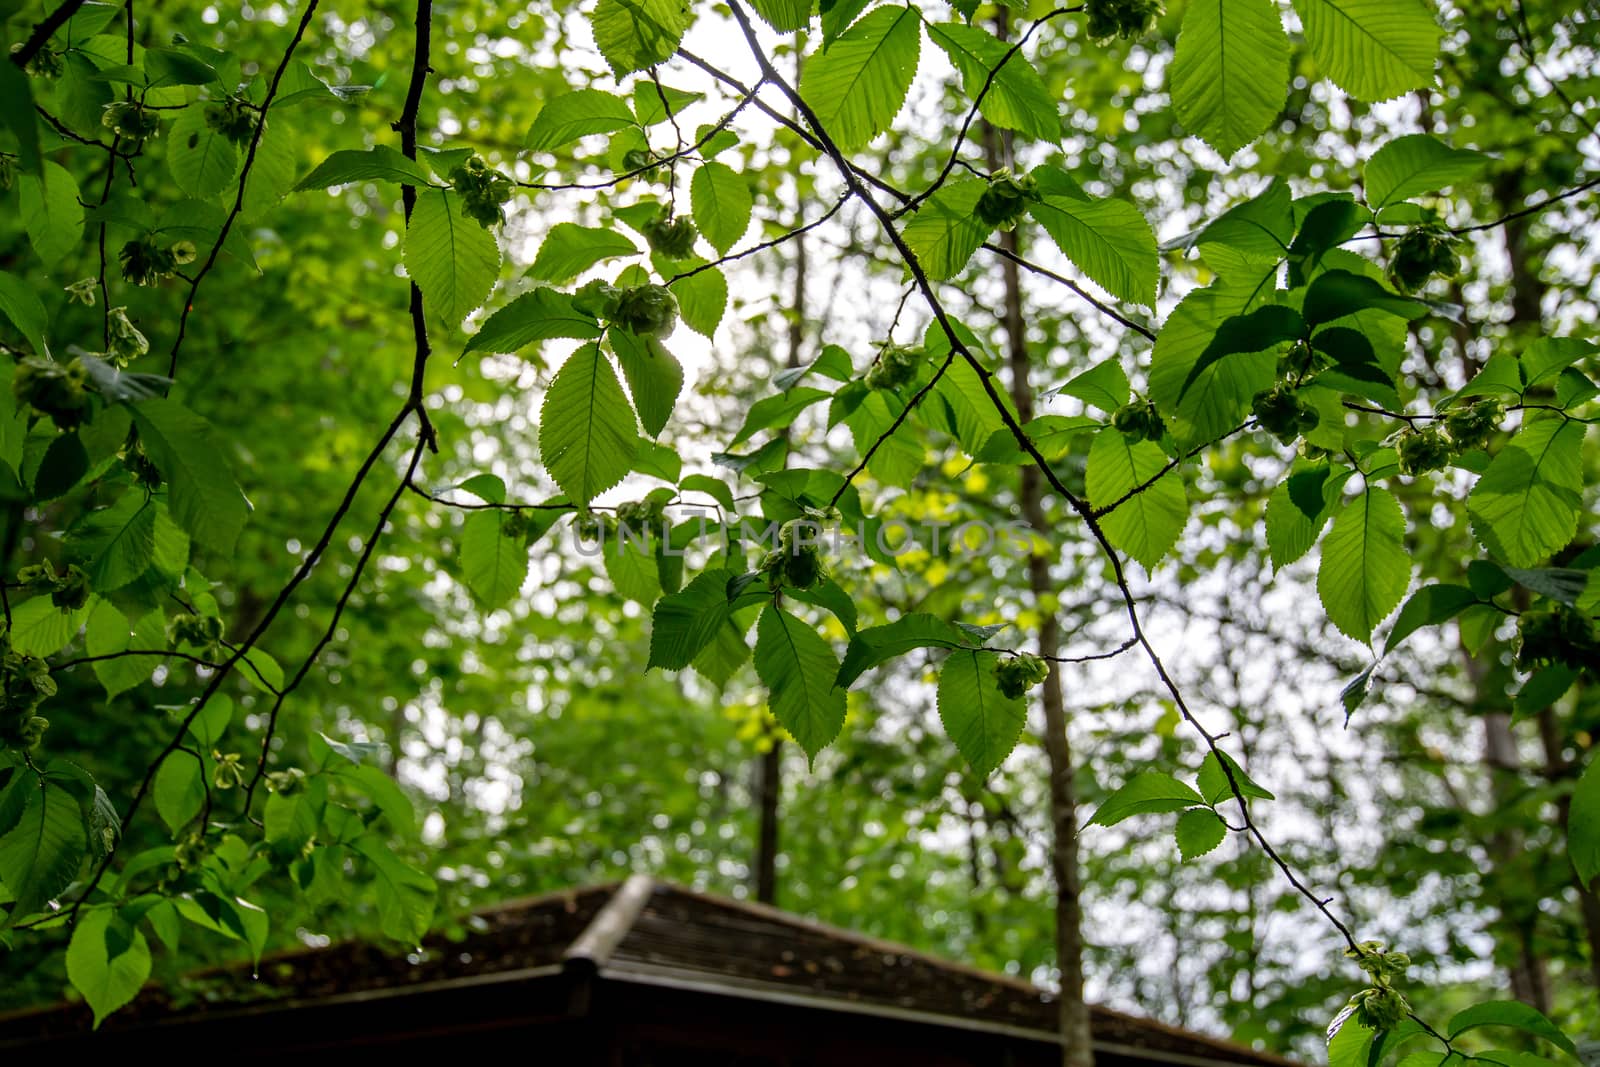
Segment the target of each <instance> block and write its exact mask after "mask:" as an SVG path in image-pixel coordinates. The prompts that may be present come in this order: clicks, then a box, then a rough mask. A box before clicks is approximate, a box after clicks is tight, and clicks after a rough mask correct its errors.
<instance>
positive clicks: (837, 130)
mask: <svg viewBox="0 0 1600 1067" xmlns="http://www.w3.org/2000/svg"><path fill="white" fill-rule="evenodd" d="M921 25H922V23H921V18H920V15H919V13H918V12H917V10H916V9H915V8H912V7H900V6H896V5H885V6H883V7H880V8H877V9H875V10H874V11H872V12H870V13H868V14H867V15H866V16H865V17H864V18H862V19H861V20H860V21H859V22H857V23H856V24H855V25H853V26H851V27H850V28H849V29H848V30H846V31H845V32H844V33H843V34H841V35H840V36H839V38H838V39H837V40H835V41H834V42H833V44H832V46H831V47H829V48H828V49H827V50H825V51H824V52H823V53H822V54H821V55H817V56H813V57H812V58H811V60H810V61H809V62H808V63H807V64H806V67H805V71H804V73H802V74H801V76H800V95H801V97H803V98H804V99H805V101H806V103H807V104H809V105H810V106H811V108H812V110H813V111H815V112H816V114H817V118H818V120H819V121H820V122H821V123H822V126H823V129H825V130H826V131H827V132H828V133H829V134H830V135H831V136H832V138H833V139H834V141H835V142H837V143H838V145H839V147H840V148H841V149H842V150H844V151H846V152H853V151H856V150H857V149H861V148H865V147H866V146H867V143H868V142H869V141H871V140H872V139H873V138H874V137H876V136H877V135H878V134H879V133H882V132H883V131H884V130H886V129H888V127H889V124H890V123H891V122H893V121H894V117H895V116H896V115H898V114H899V113H900V109H901V108H902V107H903V106H904V105H905V101H906V92H907V91H908V90H909V89H910V88H911V80H912V78H913V77H914V76H915V75H916V72H917V59H918V56H919V54H920V52H921V48H922V30H921Z"/></svg>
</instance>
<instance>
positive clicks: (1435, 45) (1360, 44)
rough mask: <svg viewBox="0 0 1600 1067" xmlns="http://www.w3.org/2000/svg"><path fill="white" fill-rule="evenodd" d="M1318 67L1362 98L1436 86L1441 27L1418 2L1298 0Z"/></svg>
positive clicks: (1382, 97) (1342, 87)
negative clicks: (1436, 63)
mask: <svg viewBox="0 0 1600 1067" xmlns="http://www.w3.org/2000/svg"><path fill="white" fill-rule="evenodd" d="M1294 8H1295V11H1296V13H1298V14H1299V16H1300V22H1301V24H1302V25H1303V26H1304V28H1305V35H1306V44H1307V45H1308V46H1309V47H1310V49H1311V55H1312V58H1314V59H1315V60H1316V63H1317V67H1318V68H1319V69H1320V70H1321V71H1322V73H1323V74H1326V75H1327V76H1328V77H1329V78H1331V79H1333V81H1334V83H1335V84H1337V85H1338V86H1339V88H1341V89H1343V90H1344V91H1345V92H1347V93H1349V94H1350V95H1351V96H1353V97H1355V98H1356V99H1358V100H1366V101H1377V100H1387V99H1389V98H1390V97H1394V96H1399V95H1400V94H1401V93H1404V92H1409V91H1410V90H1412V89H1421V88H1425V87H1426V86H1429V85H1431V84H1433V66H1434V62H1435V60H1436V59H1437V58H1438V55H1439V36H1440V30H1439V26H1438V23H1436V22H1435V21H1434V18H1433V13H1432V12H1431V11H1430V10H1429V9H1428V8H1427V7H1426V6H1424V5H1423V4H1422V3H1421V2H1419V0H1295V5H1294Z"/></svg>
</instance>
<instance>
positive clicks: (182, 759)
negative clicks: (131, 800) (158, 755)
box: [155, 752, 206, 837]
mask: <svg viewBox="0 0 1600 1067" xmlns="http://www.w3.org/2000/svg"><path fill="white" fill-rule="evenodd" d="M203 773H204V772H203V771H202V769H201V767H200V763H199V761H198V760H196V759H195V757H194V756H193V754H191V753H190V752H174V753H173V754H172V755H170V756H168V757H167V758H166V759H165V760H164V761H162V764H161V768H160V769H159V770H157V771H156V780H155V802H156V814H158V815H160V816H161V821H162V822H164V823H166V824H167V829H168V830H170V831H172V835H173V836H174V837H176V836H178V834H180V833H182V832H183V828H184V827H186V826H188V825H189V823H190V821H191V820H193V819H194V817H195V816H197V815H199V814H200V809H201V808H203V807H204V806H205V802H206V784H205V778H204V777H203Z"/></svg>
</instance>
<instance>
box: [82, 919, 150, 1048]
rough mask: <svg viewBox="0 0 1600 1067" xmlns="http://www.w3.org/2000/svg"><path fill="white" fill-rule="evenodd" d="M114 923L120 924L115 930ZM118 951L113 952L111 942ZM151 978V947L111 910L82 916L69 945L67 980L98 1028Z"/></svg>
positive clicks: (138, 932) (140, 934)
mask: <svg viewBox="0 0 1600 1067" xmlns="http://www.w3.org/2000/svg"><path fill="white" fill-rule="evenodd" d="M113 924H120V925H119V928H118V929H116V930H113V928H112V927H113ZM113 942H115V943H116V951H115V952H113V951H112V943H113ZM149 977H150V945H149V944H148V943H147V942H146V941H145V938H144V934H143V933H141V932H140V931H139V930H138V929H137V928H133V927H129V926H128V925H127V923H126V922H125V921H123V920H121V919H119V918H118V916H117V913H116V911H115V910H114V909H112V908H93V909H90V910H87V911H84V912H81V913H79V916H78V923H77V926H76V927H74V928H73V931H72V940H71V942H70V943H69V944H68V945H67V978H68V979H69V980H70V981H71V982H72V986H73V988H74V989H76V990H77V991H78V992H79V993H81V994H83V999H84V1000H85V1001H87V1002H88V1004H89V1008H90V1010H91V1011H93V1012H94V1025H95V1027H96V1028H97V1029H98V1028H99V1026H100V1024H101V1022H103V1021H104V1020H105V1017H106V1016H107V1015H110V1014H111V1013H112V1012H114V1011H116V1010H117V1009H118V1008H120V1007H122V1006H123V1005H124V1004H126V1003H128V1001H130V1000H132V999H133V998H134V996H135V995H137V994H138V992H139V990H140V989H141V988H142V987H143V986H144V983H145V979H147V978H149Z"/></svg>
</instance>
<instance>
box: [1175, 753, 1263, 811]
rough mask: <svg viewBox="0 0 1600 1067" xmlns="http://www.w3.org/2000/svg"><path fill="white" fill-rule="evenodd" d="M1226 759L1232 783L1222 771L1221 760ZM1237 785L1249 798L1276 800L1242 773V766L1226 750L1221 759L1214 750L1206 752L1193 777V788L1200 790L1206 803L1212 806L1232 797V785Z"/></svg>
mask: <svg viewBox="0 0 1600 1067" xmlns="http://www.w3.org/2000/svg"><path fill="white" fill-rule="evenodd" d="M1224 760H1225V761H1227V765H1228V769H1229V770H1231V771H1232V772H1233V783H1232V784H1229V782H1228V776H1227V775H1226V774H1224V773H1223V771H1222V766H1223V761H1224ZM1234 785H1237V786H1238V787H1239V792H1241V793H1243V794H1244V795H1245V797H1246V798H1247V799H1251V800H1276V799H1277V798H1276V797H1274V796H1273V795H1272V793H1271V792H1269V791H1268V790H1266V789H1263V788H1261V786H1259V785H1257V784H1256V783H1255V781H1254V780H1253V779H1251V777H1250V776H1249V775H1248V774H1246V773H1244V768H1243V767H1241V766H1239V764H1238V762H1237V761H1236V760H1234V758H1233V757H1232V756H1230V755H1228V754H1227V753H1226V752H1224V753H1223V754H1222V759H1221V760H1219V759H1217V754H1216V753H1215V752H1207V753H1206V758H1205V759H1204V760H1203V761H1201V763H1200V774H1199V776H1198V777H1197V778H1196V779H1195V788H1197V789H1199V790H1200V795H1201V796H1203V797H1205V798H1206V803H1207V804H1210V805H1211V806H1212V807H1215V806H1217V805H1218V804H1222V803H1225V802H1227V801H1229V800H1231V799H1233V786H1234Z"/></svg>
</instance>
